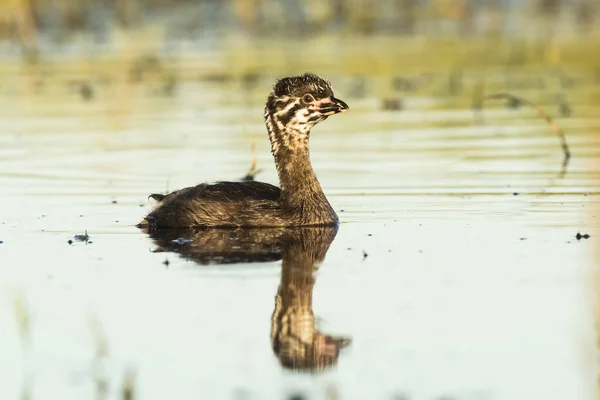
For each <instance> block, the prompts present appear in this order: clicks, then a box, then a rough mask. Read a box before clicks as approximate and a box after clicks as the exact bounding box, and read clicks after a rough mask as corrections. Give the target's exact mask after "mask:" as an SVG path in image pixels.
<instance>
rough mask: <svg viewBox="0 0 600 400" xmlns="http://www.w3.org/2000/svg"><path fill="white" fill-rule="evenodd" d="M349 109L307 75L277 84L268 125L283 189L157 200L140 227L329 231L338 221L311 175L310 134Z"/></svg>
mask: <svg viewBox="0 0 600 400" xmlns="http://www.w3.org/2000/svg"><path fill="white" fill-rule="evenodd" d="M347 109H348V106H347V105H346V103H344V102H343V101H341V100H338V99H336V98H335V97H334V96H333V91H332V90H331V85H330V83H329V82H328V81H326V80H325V79H323V78H321V77H319V76H317V75H313V74H304V75H301V76H293V77H288V78H283V79H280V80H279V81H277V83H276V84H275V86H274V87H273V91H272V92H271V94H270V95H269V97H268V98H267V104H266V106H265V114H264V118H265V123H266V126H267V131H268V133H269V140H270V142H271V153H272V154H273V157H274V159H275V166H276V168H277V173H278V176H279V184H280V188H278V187H276V186H273V185H270V184H268V183H262V182H256V181H250V182H217V183H212V184H209V183H203V184H200V185H198V186H194V187H188V188H185V189H181V190H177V191H175V192H172V193H170V194H168V195H160V194H152V195H150V197H151V198H153V199H155V200H157V201H158V202H159V203H158V205H157V207H156V209H155V210H154V211H152V212H151V213H150V214H148V215H147V216H146V218H145V219H144V221H142V222H141V223H140V225H139V226H141V227H148V228H150V229H156V228H164V227H192V226H199V227H276V226H308V225H330V224H335V223H337V221H338V219H337V215H336V213H335V212H334V210H333V208H332V207H331V205H330V204H329V202H328V201H327V198H326V197H325V194H324V193H323V190H322V189H321V185H320V184H319V181H318V180H317V177H316V175H315V173H314V171H313V169H312V165H311V162H310V154H309V149H308V144H309V138H310V130H311V128H312V127H313V126H314V125H316V124H317V123H319V122H321V121H324V120H325V119H327V117H329V116H330V115H333V114H337V113H340V112H343V111H345V110H347Z"/></svg>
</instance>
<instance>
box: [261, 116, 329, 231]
mask: <svg viewBox="0 0 600 400" xmlns="http://www.w3.org/2000/svg"><path fill="white" fill-rule="evenodd" d="M266 125H267V130H268V132H269V139H270V141H271V153H272V154H273V157H274V159H275V167H276V169H277V175H278V177H279V185H280V187H281V202H282V204H283V206H284V207H286V208H288V209H289V210H293V211H298V212H300V213H301V214H302V216H303V217H304V218H307V219H310V220H311V221H312V222H313V223H331V222H334V221H337V216H336V215H335V212H334V211H333V209H332V208H331V205H330V204H329V201H327V197H325V193H323V189H322V188H321V184H320V183H319V181H318V180H317V176H316V175H315V172H314V170H313V168H312V164H311V162H310V153H309V150H308V142H309V137H310V129H309V128H307V129H306V130H304V131H300V130H292V129H289V127H285V126H284V125H283V124H282V123H281V122H280V121H278V120H277V119H276V118H275V117H273V116H272V115H270V114H268V115H267V117H266ZM311 221H304V222H311Z"/></svg>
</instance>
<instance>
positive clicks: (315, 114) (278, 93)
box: [265, 73, 348, 147]
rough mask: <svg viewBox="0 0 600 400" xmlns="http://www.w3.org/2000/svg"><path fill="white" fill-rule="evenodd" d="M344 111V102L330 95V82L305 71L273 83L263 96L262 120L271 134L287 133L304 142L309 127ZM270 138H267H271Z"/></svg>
mask: <svg viewBox="0 0 600 400" xmlns="http://www.w3.org/2000/svg"><path fill="white" fill-rule="evenodd" d="M346 110H348V105H347V104H346V103H344V102H343V101H342V100H339V99H336V98H335V97H334V96H333V90H332V89H331V83H329V82H328V81H327V80H325V79H323V78H321V77H320V76H317V75H314V74H310V73H306V74H304V75H299V76H291V77H287V78H283V79H280V80H278V81H277V83H275V86H274V87H273V91H272V92H271V94H270V95H269V97H268V99H267V105H266V107H265V120H266V122H267V126H268V128H269V132H270V133H271V134H276V132H278V133H279V134H280V135H283V134H284V133H287V134H290V135H294V138H295V139H297V141H299V142H307V141H308V136H309V133H310V129H311V128H312V127H313V126H315V125H316V124H318V123H319V122H321V121H324V120H326V119H327V117H329V116H330V115H333V114H337V113H340V112H343V111H346ZM273 139H274V138H273V137H271V141H273ZM290 139H291V138H290ZM292 141H293V140H292ZM289 144H291V145H292V146H291V147H293V144H292V143H289Z"/></svg>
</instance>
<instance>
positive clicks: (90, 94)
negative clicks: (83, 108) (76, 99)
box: [79, 82, 94, 101]
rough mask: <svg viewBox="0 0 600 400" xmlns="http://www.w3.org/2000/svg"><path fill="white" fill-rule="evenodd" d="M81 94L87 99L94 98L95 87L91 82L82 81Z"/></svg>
mask: <svg viewBox="0 0 600 400" xmlns="http://www.w3.org/2000/svg"><path fill="white" fill-rule="evenodd" d="M79 94H80V95H81V98H82V99H83V100H85V101H90V100H93V98H94V88H93V87H92V85H91V84H90V83H89V82H82V83H81V85H79Z"/></svg>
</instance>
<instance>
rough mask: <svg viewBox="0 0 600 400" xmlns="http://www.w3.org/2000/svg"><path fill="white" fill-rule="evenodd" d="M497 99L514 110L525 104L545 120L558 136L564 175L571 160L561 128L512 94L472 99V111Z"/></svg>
mask: <svg viewBox="0 0 600 400" xmlns="http://www.w3.org/2000/svg"><path fill="white" fill-rule="evenodd" d="M497 99H506V100H508V101H509V105H510V106H512V107H515V108H516V107H518V106H520V105H521V104H527V105H529V106H530V107H532V108H533V109H534V110H535V111H536V113H537V115H538V116H540V117H542V118H544V119H545V120H546V122H547V123H548V125H550V128H551V129H552V131H553V132H554V133H555V134H556V136H558V139H559V140H560V145H561V147H562V150H563V155H564V160H563V164H562V172H563V173H564V172H565V171H566V168H567V164H569V159H570V158H571V151H570V150H569V145H568V144H567V138H566V136H565V132H564V131H563V130H562V128H561V127H560V126H558V125H557V124H556V123H555V122H554V120H553V119H552V117H550V116H549V115H548V114H547V113H546V112H545V111H544V110H542V109H541V108H540V107H539V106H538V105H537V104H535V103H533V102H531V101H529V100H527V99H524V98H522V97H518V96H515V95H513V94H510V93H494V94H490V95H487V96H483V97H479V98H474V99H473V111H474V112H475V113H476V112H477V111H481V110H482V109H483V102H484V101H485V100H497ZM478 120H479V121H480V123H483V118H481V117H480V118H478Z"/></svg>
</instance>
